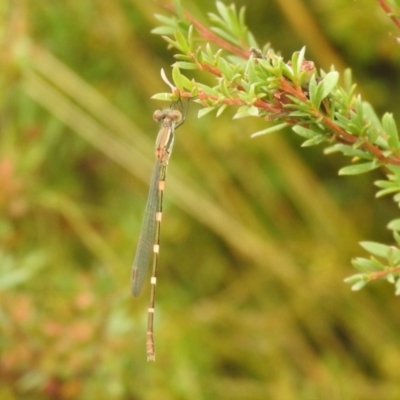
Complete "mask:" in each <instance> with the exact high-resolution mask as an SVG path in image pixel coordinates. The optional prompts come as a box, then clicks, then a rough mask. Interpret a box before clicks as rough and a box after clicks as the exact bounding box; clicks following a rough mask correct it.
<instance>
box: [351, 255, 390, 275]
mask: <svg viewBox="0 0 400 400" xmlns="http://www.w3.org/2000/svg"><path fill="white" fill-rule="evenodd" d="M351 263H352V265H353V266H354V268H356V269H358V270H359V271H361V272H376V271H382V270H383V269H384V266H383V264H381V263H380V262H378V261H377V260H376V259H374V258H373V259H371V260H368V259H367V258H361V257H357V258H354V259H353V260H351Z"/></svg>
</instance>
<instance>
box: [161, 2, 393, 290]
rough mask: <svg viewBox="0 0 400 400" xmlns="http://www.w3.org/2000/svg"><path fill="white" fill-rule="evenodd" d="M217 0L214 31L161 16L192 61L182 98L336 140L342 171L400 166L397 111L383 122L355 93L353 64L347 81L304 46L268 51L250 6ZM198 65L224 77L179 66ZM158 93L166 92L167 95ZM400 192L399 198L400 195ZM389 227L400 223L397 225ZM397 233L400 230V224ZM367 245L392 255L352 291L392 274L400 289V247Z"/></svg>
mask: <svg viewBox="0 0 400 400" xmlns="http://www.w3.org/2000/svg"><path fill="white" fill-rule="evenodd" d="M216 6H217V10H218V13H219V15H216V14H209V19H210V23H211V24H215V26H211V28H210V30H209V31H208V30H207V28H204V27H202V29H196V27H194V26H193V25H192V26H190V27H189V28H188V29H187V31H186V36H185V34H184V33H183V32H182V30H178V28H179V23H180V24H181V25H182V23H181V22H179V21H178V20H175V19H165V17H163V18H162V19H160V21H161V22H163V21H164V22H167V23H168V25H169V26H170V27H175V32H174V38H170V37H164V39H165V40H166V41H167V42H168V43H169V44H170V45H171V46H173V47H174V48H175V49H177V50H178V51H179V54H177V55H175V57H176V58H178V59H179V60H185V61H184V62H182V61H178V62H176V63H175V64H174V67H173V73H172V77H173V80H174V83H175V85H176V87H177V89H178V90H179V92H180V95H181V97H184V98H194V101H195V102H196V103H198V104H200V105H201V106H202V107H203V108H202V109H201V110H200V111H199V114H198V116H199V117H202V116H204V115H206V114H208V113H209V112H211V111H214V110H217V115H220V114H221V113H222V111H224V110H225V109H226V108H227V106H234V107H237V111H236V114H235V116H234V118H244V117H258V118H263V119H265V120H268V121H273V125H272V126H271V127H269V128H266V129H265V130H262V131H260V132H257V133H255V134H253V137H254V136H259V135H260V134H262V133H264V134H266V133H271V132H275V131H277V130H280V129H282V128H284V127H286V126H291V127H292V130H293V131H294V132H295V133H297V134H298V135H299V136H300V137H303V138H305V139H306V140H305V141H304V142H303V144H302V146H303V147H309V146H315V145H319V144H321V143H329V144H330V147H329V148H328V149H327V150H326V153H332V152H341V153H343V154H344V155H345V156H347V157H351V159H352V160H351V165H348V166H345V167H343V168H341V169H340V170H339V175H358V174H363V173H366V172H370V171H372V170H374V169H377V168H379V167H382V166H383V165H384V166H386V167H387V168H388V169H389V171H391V170H392V169H395V170H398V169H399V166H400V139H399V136H398V130H397V127H396V123H395V120H394V118H393V115H392V114H389V113H385V114H384V115H383V117H382V120H381V121H379V119H378V117H377V116H376V113H375V112H374V110H373V108H372V107H371V105H370V104H368V103H366V102H364V101H363V100H362V98H361V96H360V95H357V94H355V93H354V89H355V86H354V85H353V84H352V82H351V74H350V71H346V72H345V77H344V79H343V81H344V82H345V85H344V86H341V85H340V83H339V80H340V76H339V73H338V72H337V71H335V70H333V69H332V70H331V71H329V72H328V73H326V72H324V71H323V70H318V69H317V68H315V66H314V63H313V62H312V61H309V60H306V59H305V48H304V47H303V48H302V49H301V50H300V51H299V52H295V53H293V56H292V58H291V60H290V61H288V62H287V61H285V60H284V59H283V57H281V56H279V55H278V54H276V53H275V52H274V51H273V50H272V49H267V51H266V52H265V53H263V52H261V50H259V49H258V48H259V46H258V45H257V44H256V42H255V39H254V37H253V35H252V34H251V33H250V32H249V31H248V28H247V26H246V25H245V20H244V8H242V9H241V10H240V11H239V12H237V11H236V8H235V6H234V5H232V6H226V5H224V4H223V3H222V2H219V1H217V3H216ZM174 24H175V26H174ZM211 32H213V33H216V34H217V37H215V36H214V35H213V34H212V33H211ZM204 40H205V41H206V43H205V44H204V43H203V41H204ZM213 42H214V43H216V44H218V45H220V46H221V47H223V48H224V49H225V50H226V52H227V54H225V53H223V52H222V51H221V49H217V50H216V51H215V52H213V51H212V50H211V45H212V43H213ZM231 44H233V45H234V47H232V46H231ZM237 56H239V57H240V58H238V57H237ZM193 69H198V70H200V71H207V72H209V73H211V74H213V75H215V76H217V78H218V84H217V85H216V86H207V85H205V84H204V83H201V82H197V81H195V80H194V79H189V78H188V77H186V76H185V74H184V73H181V72H180V70H183V71H185V70H193ZM156 97H157V98H159V99H160V98H161V95H156ZM164 98H165V99H168V96H165V95H164ZM332 142H333V143H334V144H333V145H332V144H331V143H332ZM376 184H377V186H379V187H381V188H384V190H381V191H379V192H378V193H377V196H383V195H385V194H389V193H398V192H400V178H399V177H398V175H393V174H389V173H388V174H387V180H380V181H378V182H376ZM398 197H399V199H400V195H398ZM395 199H396V197H395ZM389 226H391V227H393V224H389ZM395 232H396V235H399V232H398V231H397V230H396V231H395ZM362 246H363V247H364V249H365V250H367V251H368V252H369V253H370V254H371V255H378V256H380V257H381V258H384V259H385V261H384V262H383V263H382V264H379V268H378V264H377V263H375V262H374V266H375V267H377V268H378V270H379V271H381V272H380V273H376V271H374V273H370V274H366V273H363V274H357V275H354V276H352V277H350V278H348V279H347V280H346V282H349V283H351V284H352V289H353V290H358V289H361V288H362V287H364V285H365V283H367V282H369V281H371V280H375V279H378V278H387V279H388V281H389V282H391V283H393V284H395V286H396V294H400V290H399V289H398V287H400V283H399V284H397V278H398V279H399V280H400V267H398V266H397V264H399V263H400V259H398V258H396V257H395V258H394V259H393V255H394V253H395V252H400V250H399V249H398V248H397V247H388V246H384V245H379V244H370V245H368V246H367V245H366V244H365V243H364V244H362ZM378 249H379V251H378ZM388 249H390V251H389V250H388ZM377 253H379V254H377ZM371 260H372V258H371ZM353 265H354V266H355V267H356V268H357V269H359V270H363V269H365V267H366V266H368V267H369V266H370V264H369V263H368V260H366V259H363V258H357V259H356V260H355V261H354V262H353ZM368 267H367V269H368ZM388 277H390V279H389V278H388ZM394 277H395V278H394Z"/></svg>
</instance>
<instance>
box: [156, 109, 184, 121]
mask: <svg viewBox="0 0 400 400" xmlns="http://www.w3.org/2000/svg"><path fill="white" fill-rule="evenodd" d="M153 119H154V120H155V121H157V122H163V121H165V120H169V121H173V122H180V121H181V120H182V113H181V112H180V111H178V110H173V109H171V108H167V109H166V110H156V111H154V114H153Z"/></svg>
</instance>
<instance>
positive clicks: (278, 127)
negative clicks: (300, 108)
mask: <svg viewBox="0 0 400 400" xmlns="http://www.w3.org/2000/svg"><path fill="white" fill-rule="evenodd" d="M287 126H289V124H288V123H286V122H283V123H282V124H277V125H274V126H270V127H269V128H266V129H263V130H262V131H258V132H255V133H253V134H251V136H250V137H251V138H255V137H257V136H261V135H268V134H269V133H272V132H276V131H280V130H282V129H284V128H286V127H287Z"/></svg>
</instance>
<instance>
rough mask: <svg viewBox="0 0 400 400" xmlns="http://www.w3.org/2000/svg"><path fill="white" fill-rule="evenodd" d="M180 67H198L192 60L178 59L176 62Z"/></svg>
mask: <svg viewBox="0 0 400 400" xmlns="http://www.w3.org/2000/svg"><path fill="white" fill-rule="evenodd" d="M174 65H176V66H177V67H178V68H179V69H197V65H196V64H195V63H192V62H186V61H177V62H175V63H174Z"/></svg>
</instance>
